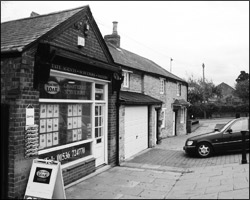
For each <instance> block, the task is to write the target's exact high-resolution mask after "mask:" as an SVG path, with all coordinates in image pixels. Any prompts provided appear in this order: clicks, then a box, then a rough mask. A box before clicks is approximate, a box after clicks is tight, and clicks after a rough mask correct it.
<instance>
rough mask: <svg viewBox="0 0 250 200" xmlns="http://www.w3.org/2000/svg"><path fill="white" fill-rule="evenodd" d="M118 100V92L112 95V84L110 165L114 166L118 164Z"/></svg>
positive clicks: (109, 126)
mask: <svg viewBox="0 0 250 200" xmlns="http://www.w3.org/2000/svg"><path fill="white" fill-rule="evenodd" d="M116 98H117V92H114V93H112V87H111V84H109V97H108V99H109V101H108V164H110V165H111V166H114V165H115V163H116V156H117V151H116V140H117V136H116V131H117V129H116V128H117V127H116V117H117V114H116Z"/></svg>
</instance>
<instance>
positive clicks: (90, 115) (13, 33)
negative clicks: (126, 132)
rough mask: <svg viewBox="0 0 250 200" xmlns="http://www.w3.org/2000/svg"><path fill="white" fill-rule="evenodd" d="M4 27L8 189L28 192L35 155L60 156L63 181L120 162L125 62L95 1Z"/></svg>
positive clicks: (14, 195) (14, 193) (11, 192)
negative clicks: (104, 30)
mask: <svg viewBox="0 0 250 200" xmlns="http://www.w3.org/2000/svg"><path fill="white" fill-rule="evenodd" d="M45 21H46V23H44V22H45ZM1 27H2V29H1V83H3V84H1V104H4V106H6V107H8V110H6V111H5V112H6V113H3V115H4V116H5V117H6V120H5V121H6V123H5V125H6V128H5V130H6V131H5V132H4V134H5V135H6V138H7V137H8V138H7V139H6V141H8V145H7V144H6V146H7V147H8V151H7V150H6V153H5V154H4V155H6V157H7V159H6V163H7V164H6V167H5V169H6V170H5V173H7V174H8V177H7V178H6V179H7V180H6V181H7V183H6V186H7V187H6V188H2V189H4V190H7V192H6V193H5V194H6V195H5V197H6V198H16V199H20V198H23V197H24V193H25V190H26V187H27V182H28V178H29V174H30V169H31V166H32V162H33V160H34V159H37V158H39V159H45V160H56V161H60V164H61V168H62V175H63V181H64V185H65V186H66V185H69V184H71V183H73V182H74V181H77V180H79V179H81V178H82V177H84V176H87V175H89V174H91V173H93V172H95V171H96V170H97V169H98V168H100V167H102V166H104V165H111V166H115V165H116V160H117V154H118V153H117V152H118V150H117V143H116V141H117V138H118V137H117V131H118V127H117V116H118V114H119V112H118V110H117V99H118V96H119V90H120V87H121V83H122V76H121V69H120V67H119V66H118V65H117V64H115V63H114V61H113V58H112V56H111V54H110V53H109V50H108V47H107V46H106V44H105V42H104V40H103V38H102V35H101V33H100V30H99V28H98V27H97V24H96V22H95V20H94V18H93V16H92V13H91V11H90V8H89V6H83V7H80V8H75V9H71V10H66V11H61V12H56V13H52V14H47V15H40V16H36V17H30V18H25V19H19V20H14V21H10V22H5V23H3V24H1ZM20 38H22V39H20ZM1 106H2V105H1ZM1 115H2V113H1Z"/></svg>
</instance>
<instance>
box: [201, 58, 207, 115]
mask: <svg viewBox="0 0 250 200" xmlns="http://www.w3.org/2000/svg"><path fill="white" fill-rule="evenodd" d="M202 72H203V102H204V105H205V103H206V97H205V89H206V87H205V64H204V63H202ZM203 113H204V119H206V118H207V113H206V110H205V109H204V112H203Z"/></svg>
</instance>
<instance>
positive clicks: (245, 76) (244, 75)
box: [235, 71, 249, 83]
mask: <svg viewBox="0 0 250 200" xmlns="http://www.w3.org/2000/svg"><path fill="white" fill-rule="evenodd" d="M246 80H249V74H248V73H246V72H245V71H240V75H239V76H238V78H237V79H236V80H235V81H236V82H237V83H239V82H242V81H246Z"/></svg>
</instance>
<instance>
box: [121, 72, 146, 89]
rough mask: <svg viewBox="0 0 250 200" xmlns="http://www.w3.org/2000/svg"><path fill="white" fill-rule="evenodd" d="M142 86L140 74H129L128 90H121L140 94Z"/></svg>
mask: <svg viewBox="0 0 250 200" xmlns="http://www.w3.org/2000/svg"><path fill="white" fill-rule="evenodd" d="M142 84H143V82H142V75H141V74H140V73H129V88H125V87H122V90H123V91H130V92H138V93H141V92H142Z"/></svg>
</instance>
